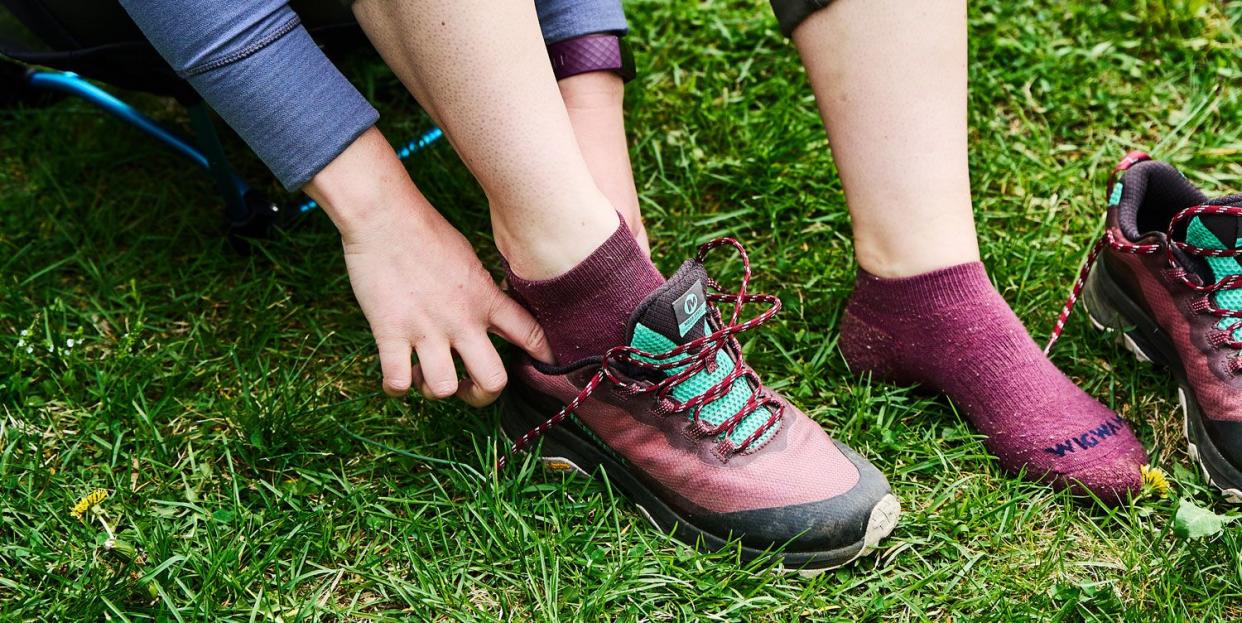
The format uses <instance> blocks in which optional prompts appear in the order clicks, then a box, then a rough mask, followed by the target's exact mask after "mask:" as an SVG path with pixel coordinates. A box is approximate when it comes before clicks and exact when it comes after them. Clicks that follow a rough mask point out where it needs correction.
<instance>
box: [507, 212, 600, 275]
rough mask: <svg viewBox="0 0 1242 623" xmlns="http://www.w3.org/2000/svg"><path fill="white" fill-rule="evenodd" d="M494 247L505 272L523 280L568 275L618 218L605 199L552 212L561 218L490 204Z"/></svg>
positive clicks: (588, 254)
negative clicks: (506, 265)
mask: <svg viewBox="0 0 1242 623" xmlns="http://www.w3.org/2000/svg"><path fill="white" fill-rule="evenodd" d="M491 212H492V231H493V235H494V236H495V239H496V248H497V249H498V250H499V251H500V254H501V255H503V256H504V257H505V259H506V260H507V261H508V263H509V270H510V271H512V272H513V273H514V274H516V275H519V276H521V277H523V278H526V279H531V280H542V279H551V278H553V277H557V276H559V275H562V274H564V273H566V272H568V271H569V270H570V269H572V268H573V267H575V266H577V265H578V264H579V263H581V262H582V261H583V260H584V259H586V258H587V257H588V256H590V255H591V254H592V253H593V252H594V251H595V250H596V249H598V248H599V247H600V245H602V244H604V242H605V241H606V240H608V238H609V237H610V236H612V234H613V232H615V231H616V230H617V225H618V223H619V222H622V223H623V221H621V220H620V217H619V216H618V215H617V212H616V211H615V210H614V209H613V208H612V205H611V204H610V203H608V200H607V199H603V198H602V195H601V196H600V198H592V199H591V200H589V201H587V202H583V203H582V204H579V205H578V206H577V207H576V208H574V209H562V210H556V211H551V210H549V212H550V213H553V212H554V213H555V214H557V215H563V216H560V217H554V218H548V216H547V215H543V214H540V215H529V214H522V213H521V212H520V211H517V210H513V209H507V208H503V207H498V206H497V205H495V204H493V205H492V209H491Z"/></svg>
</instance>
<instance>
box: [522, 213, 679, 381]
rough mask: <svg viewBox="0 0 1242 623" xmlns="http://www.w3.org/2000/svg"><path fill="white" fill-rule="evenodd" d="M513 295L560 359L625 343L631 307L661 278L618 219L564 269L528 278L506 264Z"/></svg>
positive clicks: (592, 353)
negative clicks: (557, 273) (598, 242)
mask: <svg viewBox="0 0 1242 623" xmlns="http://www.w3.org/2000/svg"><path fill="white" fill-rule="evenodd" d="M505 272H506V273H507V275H508V277H509V286H510V288H511V289H512V293H513V294H514V298H515V299H516V300H517V302H518V303H521V304H522V306H523V307H525V308H526V309H527V310H528V311H530V313H531V314H532V315H533V316H534V317H535V320H536V321H538V322H539V326H541V327H543V332H544V334H546V335H547V337H548V344H549V345H550V346H551V347H552V352H553V354H554V355H555V356H556V362H557V363H558V364H561V365H565V364H569V363H573V362H575V361H580V360H582V359H586V358H588V357H595V356H598V355H603V354H604V353H605V352H606V351H607V350H608V349H610V348H612V347H614V346H619V345H621V344H624V343H625V332H626V326H627V324H628V323H629V319H630V313H631V312H633V311H634V309H635V308H636V307H638V304H639V303H641V302H642V300H643V299H644V298H646V297H647V295H648V294H651V293H652V292H654V291H655V289H656V288H659V287H660V286H661V285H663V284H664V277H662V276H661V275H660V271H659V270H657V269H656V267H655V264H652V263H651V260H650V259H648V258H647V256H646V255H644V254H643V252H642V249H640V248H639V246H638V243H637V242H635V241H634V236H633V234H631V233H630V230H629V228H628V227H626V225H625V221H624V220H622V221H621V224H620V226H618V227H617V230H616V231H615V232H613V234H612V236H609V238H608V239H607V240H605V241H604V244H602V245H600V246H599V248H597V249H595V251H593V252H591V255H589V256H587V258H586V259H584V260H582V261H581V262H579V263H578V265H577V266H574V267H573V268H571V269H569V272H566V273H565V274H563V275H560V276H558V277H553V278H551V279H545V280H542V281H527V280H526V279H523V278H521V277H519V276H517V275H515V274H513V271H512V270H510V269H509V266H508V263H507V262H506V264H505Z"/></svg>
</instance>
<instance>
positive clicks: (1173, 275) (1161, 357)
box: [1049, 152, 1242, 502]
mask: <svg viewBox="0 0 1242 623" xmlns="http://www.w3.org/2000/svg"><path fill="white" fill-rule="evenodd" d="M1118 175H1121V177H1120V179H1116V181H1115V182H1114V179H1110V180H1109V190H1110V193H1111V194H1110V197H1109V206H1108V217H1107V223H1106V231H1105V233H1104V237H1103V238H1102V239H1101V240H1100V241H1099V242H1098V243H1097V244H1096V246H1095V248H1094V249H1092V251H1091V253H1090V255H1088V257H1087V263H1086V264H1085V265H1084V266H1083V270H1082V272H1081V274H1080V275H1079V279H1078V283H1077V284H1075V286H1074V290H1073V292H1072V293H1071V295H1070V298H1069V301H1067V302H1066V306H1065V308H1064V309H1063V310H1062V312H1061V317H1060V318H1058V320H1057V326H1056V329H1055V330H1054V331H1053V336H1052V341H1055V340H1056V337H1057V336H1058V335H1059V334H1060V332H1061V328H1062V327H1063V326H1064V323H1065V319H1066V318H1067V317H1068V315H1069V312H1070V309H1071V308H1072V306H1073V304H1074V301H1075V300H1076V299H1077V297H1078V295H1079V294H1080V293H1081V295H1082V298H1083V304H1084V305H1085V306H1086V307H1087V312H1088V314H1089V315H1090V316H1091V320H1092V323H1093V324H1095V326H1096V327H1097V328H1100V329H1105V330H1116V331H1118V332H1119V334H1120V336H1121V339H1122V342H1123V343H1124V344H1125V346H1126V348H1127V349H1129V350H1130V351H1131V352H1133V353H1134V354H1135V356H1137V357H1138V358H1139V359H1140V360H1142V361H1149V362H1154V363H1158V364H1161V365H1163V366H1165V367H1166V368H1167V369H1169V370H1170V371H1171V372H1172V373H1173V376H1174V378H1176V379H1177V383H1178V385H1179V386H1180V388H1179V390H1178V394H1179V398H1180V401H1181V407H1182V415H1183V418H1184V422H1183V431H1184V433H1185V435H1186V440H1187V441H1188V442H1189V444H1190V448H1189V452H1190V456H1191V458H1192V459H1194V460H1195V461H1197V462H1198V463H1199V465H1200V467H1201V468H1202V469H1203V473H1204V475H1205V477H1206V478H1207V480H1208V481H1209V482H1210V483H1211V484H1212V485H1213V486H1215V487H1217V488H1219V489H1220V490H1221V491H1222V492H1223V493H1224V494H1225V497H1226V498H1227V499H1229V500H1230V501H1232V502H1242V359H1239V355H1240V354H1242V350H1240V349H1242V266H1240V265H1239V263H1238V260H1237V257H1238V255H1239V254H1242V238H1240V237H1239V234H1240V233H1242V231H1240V228H1239V218H1240V217H1242V194H1239V195H1231V196H1228V197H1221V198H1219V199H1209V198H1208V197H1207V196H1206V195H1204V194H1203V193H1202V192H1201V191H1199V190H1198V189H1197V188H1195V187H1194V185H1192V184H1191V183H1190V182H1189V181H1188V180H1187V179H1186V178H1185V177H1183V176H1182V174H1181V173H1179V172H1178V171H1177V170H1176V169H1174V168H1173V167H1171V166H1169V165H1168V164H1165V163H1163V162H1156V161H1153V160H1151V159H1150V158H1149V157H1148V156H1147V154H1144V153H1141V152H1132V153H1130V154H1127V155H1126V157H1125V159H1124V160H1122V161H1121V163H1120V164H1118V165H1117V168H1116V169H1115V170H1114V178H1116V177H1117V176H1118ZM1097 258H1098V261H1097ZM1049 347H1051V342H1050V343H1049Z"/></svg>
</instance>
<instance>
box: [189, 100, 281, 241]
mask: <svg viewBox="0 0 1242 623" xmlns="http://www.w3.org/2000/svg"><path fill="white" fill-rule="evenodd" d="M188 109H189V111H190V126H191V127H193V128H194V135H195V137H196V138H197V139H198V144H199V146H200V147H201V148H202V151H203V155H204V156H205V157H206V158H207V163H208V165H207V171H208V172H209V173H211V177H212V178H213V179H214V181H215V183H216V190H217V191H218V192H219V193H220V196H221V197H224V201H225V205H226V207H227V216H228V221H229V239H230V241H231V242H233V245H234V246H235V247H238V248H239V250H243V247H244V242H243V240H242V239H243V238H261V237H264V236H267V235H268V234H269V233H271V229H272V225H273V223H275V222H276V218H277V217H278V216H279V215H280V208H279V206H277V205H276V204H275V203H272V201H271V200H269V199H268V198H267V196H266V195H264V194H263V193H262V192H260V191H258V190H255V189H252V188H250V186H249V185H248V184H246V182H245V180H243V179H242V178H240V177H238V175H237V173H235V172H234V171H233V167H232V165H230V164H229V160H228V157H227V156H226V155H225V154H224V145H222V144H221V143H220V135H219V134H217V133H216V126H215V122H214V121H213V119H212V114H213V113H212V111H211V108H209V107H208V106H207V104H206V103H204V102H202V101H199V102H196V103H194V104H191V105H190V106H189V107H188Z"/></svg>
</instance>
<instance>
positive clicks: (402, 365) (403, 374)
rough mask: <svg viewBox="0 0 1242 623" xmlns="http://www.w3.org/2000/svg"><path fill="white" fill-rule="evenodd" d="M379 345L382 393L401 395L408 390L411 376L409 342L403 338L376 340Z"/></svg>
mask: <svg viewBox="0 0 1242 623" xmlns="http://www.w3.org/2000/svg"><path fill="white" fill-rule="evenodd" d="M375 344H376V346H378V347H379V358H380V371H381V372H382V373H383V375H384V393H385V394H388V395H389V396H394V397H396V396H402V395H404V394H405V393H406V392H408V391H410V383H411V382H412V379H413V376H412V371H411V369H410V367H411V363H410V343H409V342H408V341H407V340H404V339H384V340H376V342H375Z"/></svg>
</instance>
